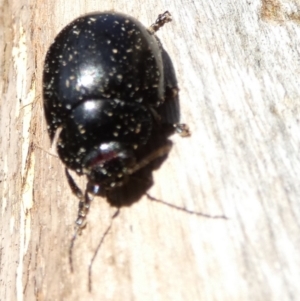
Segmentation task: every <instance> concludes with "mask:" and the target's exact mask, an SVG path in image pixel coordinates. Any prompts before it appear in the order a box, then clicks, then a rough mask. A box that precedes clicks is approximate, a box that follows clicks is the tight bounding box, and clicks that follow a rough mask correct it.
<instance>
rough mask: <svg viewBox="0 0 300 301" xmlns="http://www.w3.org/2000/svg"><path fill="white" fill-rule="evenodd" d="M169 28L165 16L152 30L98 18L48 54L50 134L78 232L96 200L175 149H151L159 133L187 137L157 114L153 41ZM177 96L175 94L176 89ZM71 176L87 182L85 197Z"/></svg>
mask: <svg viewBox="0 0 300 301" xmlns="http://www.w3.org/2000/svg"><path fill="white" fill-rule="evenodd" d="M169 21H171V15H170V14H169V12H165V13H164V14H161V15H159V17H158V19H157V20H156V22H155V23H154V24H153V25H151V26H150V27H149V28H146V27H144V26H143V25H142V24H141V23H140V22H139V21H137V20H136V19H134V18H132V17H130V16H127V15H125V14H121V13H115V12H103V13H92V14H89V15H85V16H82V17H79V18H78V19H76V20H75V21H73V22H72V23H70V24H69V25H67V26H66V27H65V28H64V29H63V30H62V31H61V32H60V33H59V34H58V36H57V37H56V38H55V41H54V43H53V44H52V45H51V46H50V49H49V50H48V52H47V55H46V59H45V65H44V74H43V97H44V111H45V116H46V120H47V124H48V132H49V135H50V139H51V141H52V142H53V140H55V139H54V137H55V136H56V135H57V136H58V138H57V150H58V155H59V157H60V159H61V160H62V161H63V163H64V164H65V166H66V175H67V179H68V182H69V184H70V187H71V189H72V191H73V192H74V193H75V194H76V195H77V196H78V197H79V199H80V203H79V213H78V218H77V221H76V224H77V226H78V227H79V228H80V227H82V225H83V222H84V220H85V216H86V214H87V212H88V210H89V205H90V201H91V196H90V195H89V194H92V195H97V194H99V193H100V192H102V193H103V192H105V191H109V190H111V189H114V187H118V186H120V185H123V184H124V183H125V182H126V180H127V178H128V177H130V176H131V175H133V174H135V173H136V172H137V171H138V170H140V169H142V168H144V167H145V166H146V165H147V164H149V162H151V161H152V160H154V159H156V158H157V157H160V156H163V155H165V154H167V153H168V151H169V150H170V146H169V145H168V144H166V145H165V146H163V147H161V148H159V149H157V150H154V151H152V152H151V153H150V154H148V155H147V156H142V155H141V153H142V152H141V150H143V149H147V147H148V142H149V140H150V138H151V137H152V136H153V135H154V134H153V133H154V129H156V131H157V129H158V130H159V131H160V130H161V131H164V130H166V129H168V128H170V127H172V129H173V131H174V130H177V131H178V132H180V133H181V135H182V136H186V135H188V134H189V132H188V128H187V127H186V126H185V125H184V124H177V123H176V124H166V123H163V122H161V120H160V119H161V118H160V115H159V113H158V112H157V108H159V107H160V106H161V105H162V104H163V103H164V100H165V97H166V93H167V92H168V90H170V88H168V87H167V84H166V82H165V77H164V65H163V59H162V46H161V44H160V42H159V40H158V39H157V37H156V36H155V35H154V33H155V32H156V31H157V30H158V29H159V28H160V27H161V26H163V25H164V24H165V23H167V22H169ZM171 90H172V91H173V92H177V88H176V87H171ZM68 169H71V170H74V171H76V173H77V174H79V175H86V176H87V180H88V182H87V187H86V190H85V193H84V194H83V193H82V192H81V190H80V189H79V188H78V186H77V185H76V184H75V182H74V181H73V179H72V177H71V175H70V174H69V172H68Z"/></svg>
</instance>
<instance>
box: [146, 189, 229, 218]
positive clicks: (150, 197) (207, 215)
mask: <svg viewBox="0 0 300 301" xmlns="http://www.w3.org/2000/svg"><path fill="white" fill-rule="evenodd" d="M146 196H147V198H148V199H149V200H150V201H154V202H157V203H160V204H163V205H166V206H168V207H171V208H173V209H176V210H179V211H183V212H185V213H189V214H193V215H197V216H202V217H207V218H215V219H228V218H227V216H225V215H210V214H206V213H201V212H196V211H191V210H188V209H186V208H183V207H179V206H176V205H173V204H170V203H167V202H164V201H162V200H159V199H157V198H155V197H153V196H151V195H150V194H149V193H146Z"/></svg>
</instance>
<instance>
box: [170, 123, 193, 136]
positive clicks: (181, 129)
mask: <svg viewBox="0 0 300 301" xmlns="http://www.w3.org/2000/svg"><path fill="white" fill-rule="evenodd" d="M173 126H174V128H175V131H176V132H177V133H178V134H179V135H180V136H181V137H189V136H191V131H190V129H189V127H188V125H187V124H185V123H174V124H173Z"/></svg>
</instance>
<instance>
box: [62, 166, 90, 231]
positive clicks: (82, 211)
mask: <svg viewBox="0 0 300 301" xmlns="http://www.w3.org/2000/svg"><path fill="white" fill-rule="evenodd" d="M65 171H66V177H67V180H68V183H69V186H70V188H71V190H72V192H73V194H75V195H76V196H77V197H78V199H79V205H78V216H77V219H76V222H75V224H76V226H77V227H78V229H82V228H83V227H84V226H85V223H84V222H85V218H86V215H87V214H88V212H89V209H90V204H91V202H92V200H93V199H92V198H91V197H90V195H89V193H88V189H86V190H85V193H84V194H83V193H82V191H81V189H80V188H79V187H78V185H77V184H76V183H75V181H74V179H73V178H72V176H71V175H70V173H69V171H68V169H67V168H66V169H65ZM79 233H80V232H79Z"/></svg>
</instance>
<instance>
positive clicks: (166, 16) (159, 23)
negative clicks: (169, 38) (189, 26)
mask: <svg viewBox="0 0 300 301" xmlns="http://www.w3.org/2000/svg"><path fill="white" fill-rule="evenodd" d="M171 21H172V16H171V14H170V13H169V12H168V11H165V12H164V13H163V14H160V15H158V17H157V19H156V21H155V22H154V23H153V24H152V25H151V26H150V27H149V28H148V31H149V33H151V34H154V33H155V32H156V31H158V30H159V29H160V28H161V27H163V26H164V25H165V24H166V23H168V22H171Z"/></svg>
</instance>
